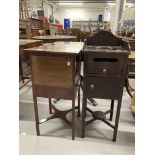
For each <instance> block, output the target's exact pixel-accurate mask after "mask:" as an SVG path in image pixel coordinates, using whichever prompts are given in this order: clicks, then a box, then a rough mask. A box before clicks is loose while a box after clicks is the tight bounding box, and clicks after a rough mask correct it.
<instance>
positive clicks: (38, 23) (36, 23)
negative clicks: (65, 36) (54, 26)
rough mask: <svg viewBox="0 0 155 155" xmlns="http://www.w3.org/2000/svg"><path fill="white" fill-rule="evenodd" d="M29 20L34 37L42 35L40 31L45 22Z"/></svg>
mask: <svg viewBox="0 0 155 155" xmlns="http://www.w3.org/2000/svg"><path fill="white" fill-rule="evenodd" d="M29 20H30V25H31V33H32V37H33V36H38V35H40V34H39V30H42V29H43V20H41V19H35V18H29Z"/></svg>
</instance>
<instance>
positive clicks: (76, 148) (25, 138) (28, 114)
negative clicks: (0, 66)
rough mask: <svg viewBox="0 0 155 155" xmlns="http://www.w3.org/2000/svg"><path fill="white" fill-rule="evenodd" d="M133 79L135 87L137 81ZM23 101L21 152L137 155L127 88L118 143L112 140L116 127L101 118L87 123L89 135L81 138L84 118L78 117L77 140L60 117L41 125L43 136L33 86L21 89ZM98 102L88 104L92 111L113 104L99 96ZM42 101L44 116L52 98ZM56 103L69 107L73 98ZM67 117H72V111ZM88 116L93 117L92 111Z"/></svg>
mask: <svg viewBox="0 0 155 155" xmlns="http://www.w3.org/2000/svg"><path fill="white" fill-rule="evenodd" d="M130 82H131V85H132V86H133V87H134V80H131V81H130ZM81 96H82V95H81ZM19 100H20V104H19V114H20V117H19V120H20V121H19V125H20V126H19V128H20V155H66V154H67V155H73V154H74V155H76V154H77V155H134V149H135V122H134V116H133V114H132V112H131V110H130V108H129V103H130V97H129V96H128V94H127V93H126V90H125V89H124V95H123V101H122V108H121V114H120V122H119V128H118V136H117V141H116V142H112V141H111V139H112V134H113V130H112V129H111V128H110V127H108V126H107V125H106V124H104V123H102V122H101V121H96V122H94V123H92V124H90V125H89V126H87V127H86V137H85V138H80V136H81V135H80V134H81V117H80V118H77V119H76V121H77V122H76V138H75V140H74V141H72V140H71V128H69V127H68V126H67V124H66V123H65V122H64V121H62V120H60V119H54V120H50V121H48V122H46V123H44V124H42V125H40V130H41V136H36V130H35V122H34V109H33V100H32V89H31V87H30V86H26V87H24V88H23V89H21V90H20V98H19ZM96 101H97V103H98V105H97V106H96V107H94V106H92V105H91V104H88V105H89V107H90V108H91V109H92V110H103V111H104V110H106V109H108V108H109V107H110V104H109V103H110V101H109V100H99V99H96ZM76 103H77V102H76ZM81 103H82V98H81ZM38 104H39V114H40V115H39V117H40V119H41V118H44V117H46V116H48V115H49V112H48V100H47V99H45V98H38ZM55 105H56V106H57V107H58V108H60V109H69V108H70V107H71V101H68V100H60V101H59V102H58V103H56V104H55ZM67 117H68V119H71V114H68V116H67ZM88 117H90V115H89V113H88ZM114 117H115V114H114ZM113 120H114V119H113Z"/></svg>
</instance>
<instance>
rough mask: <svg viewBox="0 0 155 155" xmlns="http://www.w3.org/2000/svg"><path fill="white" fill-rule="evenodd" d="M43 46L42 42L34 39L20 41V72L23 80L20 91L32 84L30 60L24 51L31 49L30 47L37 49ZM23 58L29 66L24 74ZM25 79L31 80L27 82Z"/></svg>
mask: <svg viewBox="0 0 155 155" xmlns="http://www.w3.org/2000/svg"><path fill="white" fill-rule="evenodd" d="M40 45H42V41H41V40H32V39H19V71H20V73H19V74H20V79H21V80H22V86H20V88H19V89H21V88H23V87H24V86H25V85H26V84H27V83H28V82H30V81H31V80H30V77H28V75H30V70H29V60H28V56H27V55H26V54H25V52H24V49H26V48H30V47H36V46H40ZM23 57H25V59H26V62H25V63H26V65H27V71H26V72H25V73H24V70H23V65H22V64H23V61H22V59H23ZM25 79H29V80H28V81H26V82H25Z"/></svg>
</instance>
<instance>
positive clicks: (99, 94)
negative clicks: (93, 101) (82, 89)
mask: <svg viewBox="0 0 155 155" xmlns="http://www.w3.org/2000/svg"><path fill="white" fill-rule="evenodd" d="M123 86H124V83H123V80H122V78H111V77H108V78H103V77H88V78H87V85H86V87H87V95H88V97H92V98H104V99H118V98H119V97H120V96H121V95H122V90H123Z"/></svg>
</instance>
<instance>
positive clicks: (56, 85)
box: [25, 42, 83, 140]
mask: <svg viewBox="0 0 155 155" xmlns="http://www.w3.org/2000/svg"><path fill="white" fill-rule="evenodd" d="M82 45H83V43H79V42H70V43H69V42H68V43H67V44H66V43H65V42H56V43H54V44H46V45H45V46H43V47H42V46H41V47H38V48H30V49H27V50H25V51H26V52H27V53H28V54H29V55H30V57H31V73H32V90H33V95H34V106H35V116H36V117H35V118H36V131H37V135H39V134H40V130H39V124H42V123H44V122H47V121H48V120H50V119H54V118H60V119H62V120H64V121H65V122H66V123H67V124H70V122H69V121H68V120H67V118H66V115H67V113H68V112H72V122H71V126H72V139H73V140H74V139H75V109H78V115H80V108H79V105H80V98H79V97H78V107H75V98H76V94H77V93H78V96H79V86H78V84H77V82H78V81H79V80H80V53H81V50H82V48H83V46H82ZM37 97H45V98H48V99H49V108H51V109H52V110H54V113H53V114H52V115H51V116H49V117H48V118H45V119H43V120H40V121H38V113H37V106H36V105H37V103H36V102H37V101H36V100H35V98H37ZM51 98H59V99H69V100H71V101H72V108H71V109H69V110H66V111H61V110H59V109H57V108H56V107H55V106H54V105H53V104H52V102H51ZM49 112H50V113H51V110H49Z"/></svg>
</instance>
